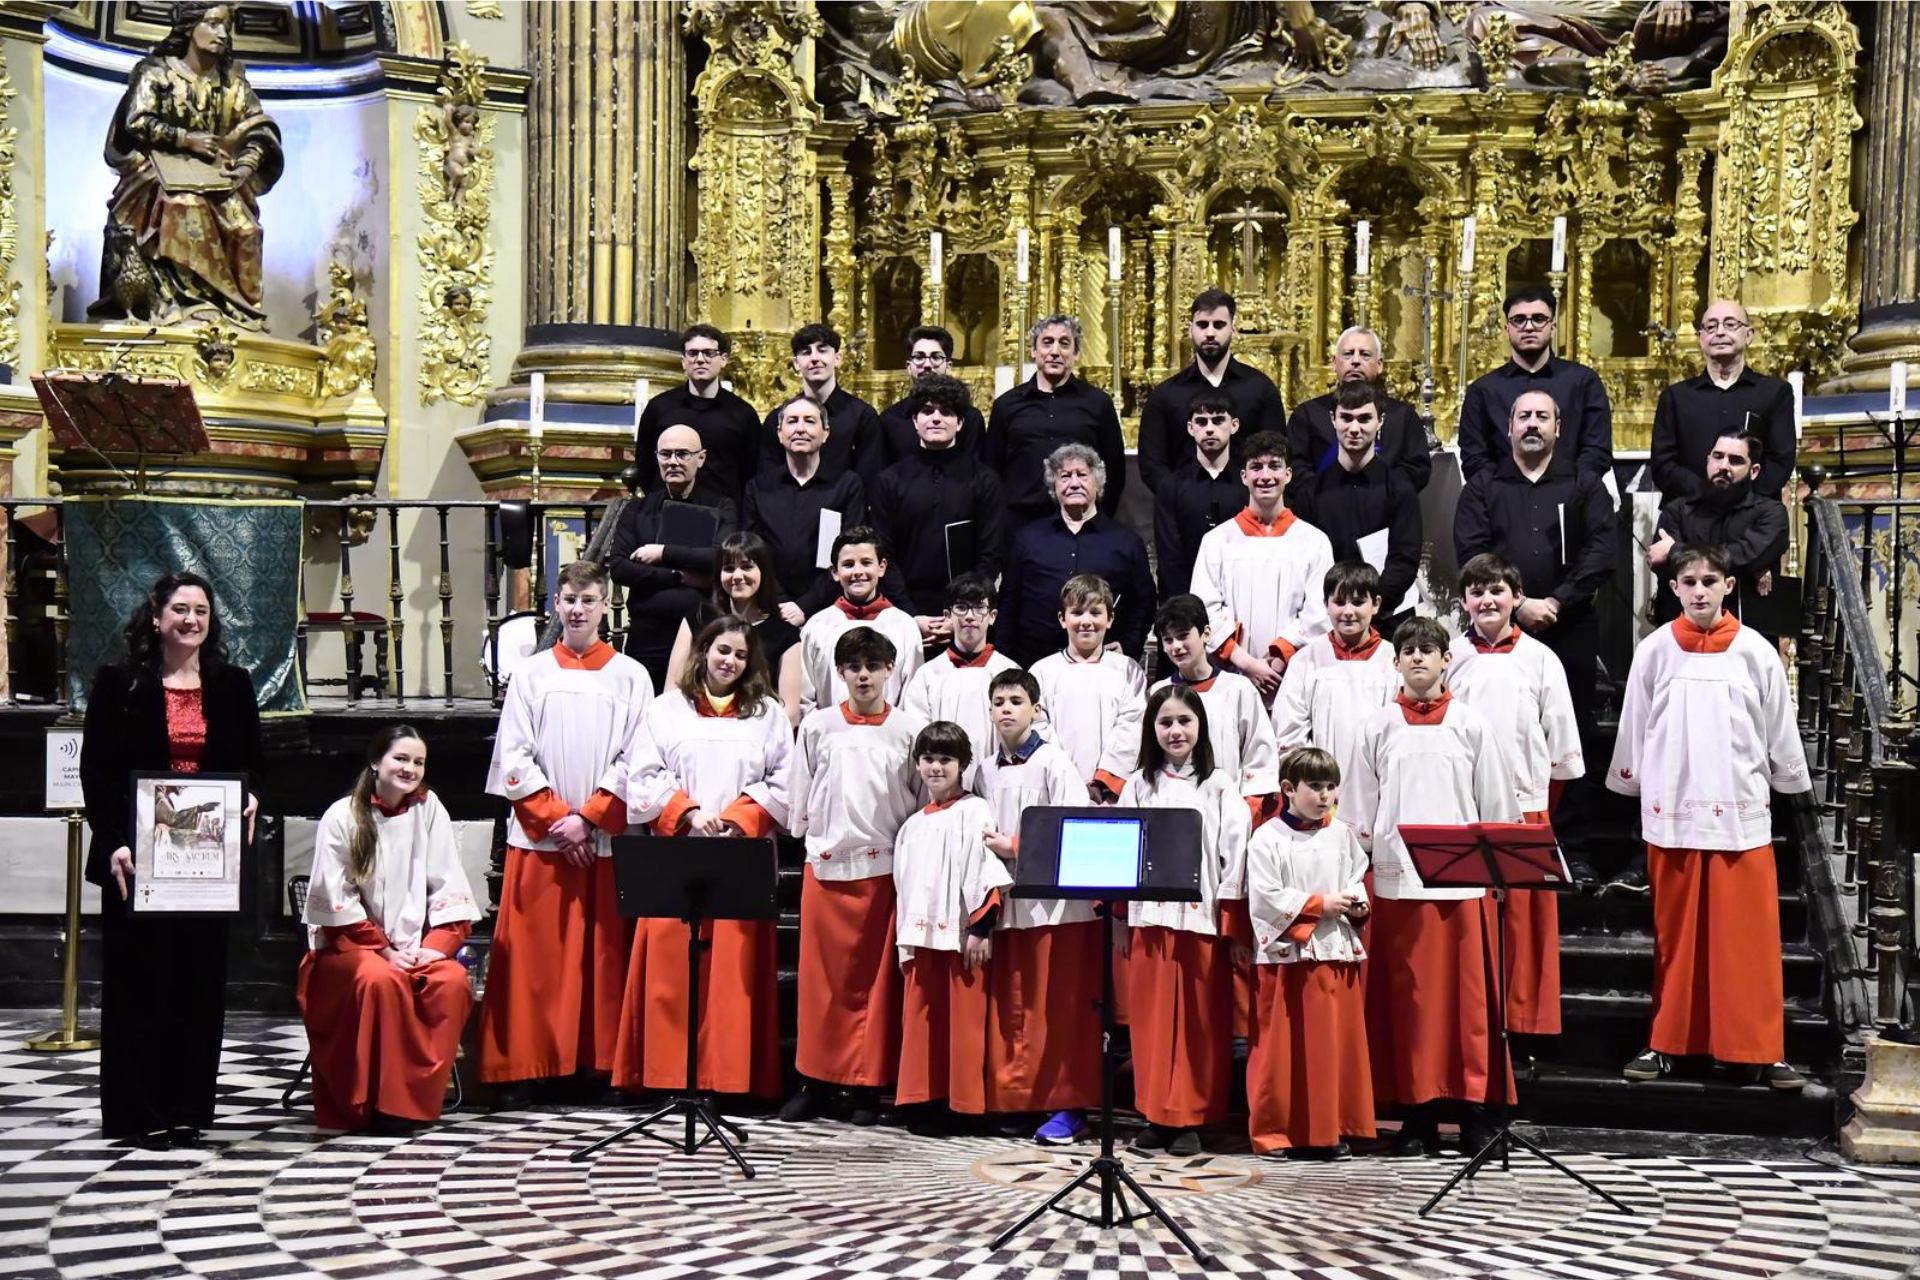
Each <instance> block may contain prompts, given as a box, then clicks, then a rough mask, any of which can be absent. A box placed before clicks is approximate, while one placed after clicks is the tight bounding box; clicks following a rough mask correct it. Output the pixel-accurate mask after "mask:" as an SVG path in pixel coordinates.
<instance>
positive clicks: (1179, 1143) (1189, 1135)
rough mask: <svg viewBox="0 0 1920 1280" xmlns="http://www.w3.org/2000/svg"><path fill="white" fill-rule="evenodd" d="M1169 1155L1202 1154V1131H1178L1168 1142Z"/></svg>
mask: <svg viewBox="0 0 1920 1280" xmlns="http://www.w3.org/2000/svg"><path fill="white" fill-rule="evenodd" d="M1167 1154H1168V1155H1170V1156H1197V1155H1199V1154H1200V1131H1199V1130H1198V1129H1180V1130H1176V1131H1175V1133H1174V1135H1173V1137H1172V1138H1170V1139H1169V1140H1168V1141H1167Z"/></svg>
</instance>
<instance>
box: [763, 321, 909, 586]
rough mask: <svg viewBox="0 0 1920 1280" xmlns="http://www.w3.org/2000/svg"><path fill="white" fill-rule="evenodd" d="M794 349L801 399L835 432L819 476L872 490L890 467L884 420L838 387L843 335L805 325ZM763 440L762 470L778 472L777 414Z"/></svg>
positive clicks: (796, 336)
mask: <svg viewBox="0 0 1920 1280" xmlns="http://www.w3.org/2000/svg"><path fill="white" fill-rule="evenodd" d="M791 345H792V347H793V371H794V372H795V373H797V374H799V375H800V394H801V395H803V396H805V397H806V398H807V399H809V400H811V401H813V402H814V403H815V404H817V405H819V406H820V407H821V408H823V409H825V410H826V411H827V423H828V425H829V427H830V428H831V433H830V434H829V435H828V436H827V442H826V444H825V445H824V446H823V447H822V448H821V451H820V470H821V471H822V472H823V473H824V474H825V476H826V478H827V479H829V480H837V479H839V478H840V477H841V476H843V475H845V474H846V473H847V472H848V471H857V472H858V473H859V474H860V481H861V483H862V484H865V485H867V486H869V487H871V486H872V484H873V482H874V480H875V478H877V477H878V476H879V474H880V468H881V467H883V466H884V465H886V456H885V453H886V450H885V446H884V445H883V444H882V443H881V433H880V415H879V414H877V413H875V412H874V411H873V406H872V405H870V404H868V403H867V402H866V401H865V400H862V399H860V397H858V396H856V395H852V394H850V393H849V392H847V391H846V390H844V389H843V388H842V387H841V386H840V385H839V383H838V381H836V379H837V378H838V377H839V374H840V335H839V334H837V333H835V332H834V331H833V330H832V329H831V328H829V327H828V326H826V325H824V324H808V325H802V326H800V328H799V329H797V330H795V331H794V335H793V341H792V344H791ZM760 439H761V446H760V469H761V470H762V471H778V470H779V469H780V455H781V452H782V445H781V440H780V422H779V418H778V411H777V410H776V411H775V412H774V413H770V414H768V415H767V420H766V423H765V424H764V426H763V428H762V430H761V435H760ZM828 603H832V601H831V600H829V601H828Z"/></svg>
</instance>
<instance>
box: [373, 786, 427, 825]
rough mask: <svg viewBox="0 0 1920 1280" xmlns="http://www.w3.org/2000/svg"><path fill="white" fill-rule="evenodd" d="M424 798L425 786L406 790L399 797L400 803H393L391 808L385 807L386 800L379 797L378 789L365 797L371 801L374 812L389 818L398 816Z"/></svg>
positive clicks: (425, 794)
mask: <svg viewBox="0 0 1920 1280" xmlns="http://www.w3.org/2000/svg"><path fill="white" fill-rule="evenodd" d="M426 798H427V789H426V788H425V787H415V788H414V789H413V790H412V791H409V792H407V794H406V795H404V796H401V797H400V803H399V804H397V805H394V806H393V807H392V808H388V807H387V802H386V801H385V800H382V799H381V798H380V793H379V792H378V791H376V792H374V793H373V794H372V795H370V796H368V797H367V799H368V800H370V801H371V802H372V803H373V810H374V812H375V813H380V814H385V815H386V816H387V817H389V818H395V817H398V816H399V815H401V814H403V813H405V812H406V811H407V810H409V809H411V808H413V806H415V805H417V804H419V803H420V802H421V801H423V800H425V799H426Z"/></svg>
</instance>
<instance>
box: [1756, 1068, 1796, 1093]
mask: <svg viewBox="0 0 1920 1280" xmlns="http://www.w3.org/2000/svg"><path fill="white" fill-rule="evenodd" d="M1760 1079H1761V1081H1762V1082H1763V1083H1764V1084H1765V1085H1766V1086H1767V1088H1769V1089H1777V1090H1779V1091H1780V1092H1781V1093H1798V1092H1800V1091H1801V1090H1802V1089H1804V1088H1806V1087H1807V1078H1806V1077H1805V1076H1803V1075H1801V1074H1800V1073H1799V1072H1798V1071H1795V1070H1794V1069H1793V1068H1792V1067H1790V1066H1788V1065H1787V1064H1786V1063H1784V1062H1776V1063H1774V1064H1773V1065H1772V1066H1769V1067H1762V1068H1760Z"/></svg>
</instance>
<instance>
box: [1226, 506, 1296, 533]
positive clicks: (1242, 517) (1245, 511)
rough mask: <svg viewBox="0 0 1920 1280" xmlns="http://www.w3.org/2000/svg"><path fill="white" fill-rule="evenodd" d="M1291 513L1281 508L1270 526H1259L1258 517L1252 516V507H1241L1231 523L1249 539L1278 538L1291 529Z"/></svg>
mask: <svg viewBox="0 0 1920 1280" xmlns="http://www.w3.org/2000/svg"><path fill="white" fill-rule="evenodd" d="M1294 519H1295V516H1294V514H1293V512H1291V511H1288V510H1286V509H1285V508H1284V507H1283V508H1281V511H1280V514H1279V515H1277V516H1275V517H1274V518H1273V523H1272V524H1261V523H1260V517H1259V516H1257V515H1255V514H1253V508H1252V507H1243V508H1242V509H1241V511H1240V514H1239V515H1237V516H1235V517H1234V518H1233V522H1234V523H1235V524H1237V525H1239V526H1240V532H1242V533H1244V534H1246V535H1247V536H1248V537H1249V538H1278V537H1280V536H1281V535H1283V534H1285V533H1286V531H1287V530H1289V529H1291V528H1293V522H1294Z"/></svg>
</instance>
